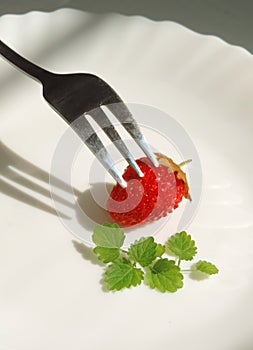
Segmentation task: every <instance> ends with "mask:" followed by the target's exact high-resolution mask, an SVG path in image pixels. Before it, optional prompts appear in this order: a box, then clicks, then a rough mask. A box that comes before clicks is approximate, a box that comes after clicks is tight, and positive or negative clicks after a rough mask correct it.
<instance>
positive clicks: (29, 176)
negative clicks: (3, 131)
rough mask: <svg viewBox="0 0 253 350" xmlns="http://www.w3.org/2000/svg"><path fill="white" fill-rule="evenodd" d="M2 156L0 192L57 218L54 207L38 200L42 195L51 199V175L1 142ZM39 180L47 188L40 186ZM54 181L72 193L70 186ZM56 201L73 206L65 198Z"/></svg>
mask: <svg viewBox="0 0 253 350" xmlns="http://www.w3.org/2000/svg"><path fill="white" fill-rule="evenodd" d="M0 155H1V158H0V174H1V179H0V191H1V192H2V193H3V194H5V195H7V196H9V197H12V198H14V199H16V200H18V201H20V202H23V203H25V204H27V205H30V206H32V207H34V208H37V209H39V210H43V211H45V212H47V213H50V214H53V215H56V216H57V215H58V214H57V212H56V210H55V208H54V207H53V205H52V206H50V205H48V204H46V203H44V202H43V200H41V199H38V198H37V195H41V196H43V197H44V198H45V199H51V192H50V188H46V186H47V185H49V174H48V173H47V172H46V171H45V170H43V169H41V168H39V167H38V166H36V165H34V164H32V163H31V162H29V161H27V160H26V159H24V158H23V157H21V156H19V155H18V154H17V153H15V152H13V151H12V150H11V149H10V148H8V147H7V146H6V145H5V144H4V143H3V142H1V141H0ZM37 180H39V181H41V182H42V183H44V184H45V185H46V186H44V184H43V185H40V184H38V183H37V182H36V181H37ZM54 181H55V184H56V185H57V187H59V188H60V189H62V190H63V191H65V192H69V193H72V190H73V189H72V188H71V187H70V186H69V185H68V184H66V183H65V182H63V181H62V180H60V179H57V178H54ZM74 193H75V195H77V196H78V195H79V194H80V192H79V191H78V190H76V189H74ZM56 199H57V200H58V201H59V202H60V203H62V204H64V205H65V206H69V207H71V206H72V204H71V203H69V202H68V201H66V199H64V198H63V197H60V196H58V197H57V198H56ZM60 215H61V216H62V217H63V218H68V217H67V216H66V215H65V214H64V213H60Z"/></svg>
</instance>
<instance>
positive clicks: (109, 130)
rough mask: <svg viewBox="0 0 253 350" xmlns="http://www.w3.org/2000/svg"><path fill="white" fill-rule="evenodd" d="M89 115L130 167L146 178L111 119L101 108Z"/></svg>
mask: <svg viewBox="0 0 253 350" xmlns="http://www.w3.org/2000/svg"><path fill="white" fill-rule="evenodd" d="M88 114H89V115H90V116H91V117H92V118H93V119H94V120H95V122H96V123H97V124H98V125H99V126H100V127H101V128H102V129H103V131H104V132H105V133H106V135H107V136H108V137H109V138H110V140H111V141H112V142H113V143H114V145H115V146H116V147H117V149H118V150H119V151H120V153H121V154H122V155H123V157H124V158H125V159H126V160H127V162H128V163H129V164H130V166H131V167H132V168H133V169H134V170H135V172H136V173H137V175H138V176H140V177H142V176H144V175H143V173H142V171H141V169H140V168H139V166H138V164H137V163H136V161H135V159H134V157H133V156H132V154H131V152H130V151H129V150H128V148H127V147H126V145H125V143H124V142H123V140H122V139H121V137H120V135H119V133H118V132H117V130H116V129H115V127H114V126H113V125H112V123H111V121H110V119H109V118H108V117H107V115H106V114H105V112H104V111H103V110H102V109H101V108H96V109H94V110H93V111H91V112H88Z"/></svg>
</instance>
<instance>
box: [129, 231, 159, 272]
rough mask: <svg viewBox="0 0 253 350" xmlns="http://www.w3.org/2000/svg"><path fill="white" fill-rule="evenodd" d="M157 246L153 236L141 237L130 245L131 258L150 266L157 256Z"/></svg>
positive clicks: (142, 264)
mask: <svg viewBox="0 0 253 350" xmlns="http://www.w3.org/2000/svg"><path fill="white" fill-rule="evenodd" d="M156 248H157V244H156V243H155V242H154V238H153V237H147V238H141V239H139V240H138V241H135V242H134V243H133V244H132V245H131V246H130V248H129V250H128V256H129V259H130V260H133V261H135V262H137V263H139V264H140V265H141V266H143V267H145V266H148V265H150V264H151V263H152V261H153V260H155V258H156Z"/></svg>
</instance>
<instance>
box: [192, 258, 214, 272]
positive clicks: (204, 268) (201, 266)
mask: <svg viewBox="0 0 253 350" xmlns="http://www.w3.org/2000/svg"><path fill="white" fill-rule="evenodd" d="M195 267H196V269H197V270H198V271H201V272H204V273H206V274H208V275H215V274H216V273H218V272H219V270H218V268H217V267H216V266H215V265H214V264H212V263H210V262H208V261H205V260H199V261H198V262H197V263H196V265H195Z"/></svg>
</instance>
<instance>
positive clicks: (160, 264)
mask: <svg viewBox="0 0 253 350" xmlns="http://www.w3.org/2000/svg"><path fill="white" fill-rule="evenodd" d="M145 281H146V283H147V284H148V285H149V286H150V288H152V289H158V290H159V291H160V292H162V293H165V292H167V291H168V292H176V291H177V290H178V289H179V288H182V287H183V275H182V274H181V273H180V268H179V267H178V266H176V265H175V261H173V260H168V259H166V258H165V259H159V260H157V261H156V262H155V264H154V265H153V267H152V268H151V269H150V270H149V271H148V272H147V273H146V276H145Z"/></svg>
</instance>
